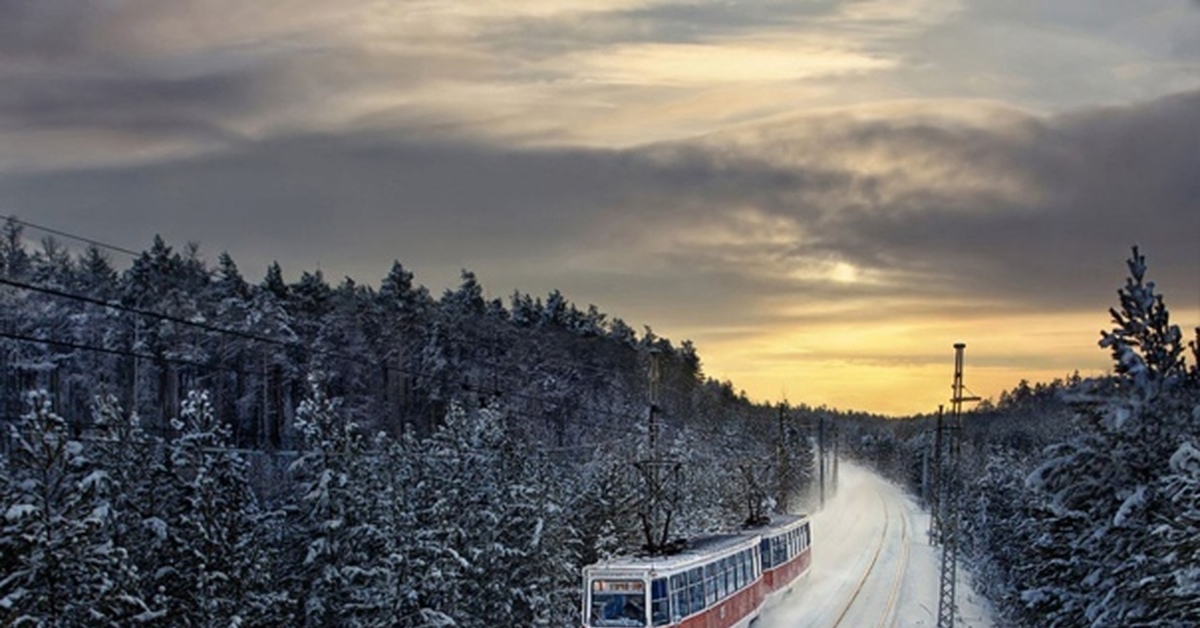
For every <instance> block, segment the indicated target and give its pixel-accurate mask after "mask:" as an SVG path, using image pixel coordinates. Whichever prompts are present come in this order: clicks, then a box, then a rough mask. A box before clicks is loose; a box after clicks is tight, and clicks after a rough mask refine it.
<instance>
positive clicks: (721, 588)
mask: <svg viewBox="0 0 1200 628" xmlns="http://www.w3.org/2000/svg"><path fill="white" fill-rule="evenodd" d="M725 566H726V565H725V559H724V558H722V559H721V560H719V561H717V599H718V600H723V599H725V595H726V594H727V593H728V592H729V590H728V589H727V588H726V586H725V573H726V571H725Z"/></svg>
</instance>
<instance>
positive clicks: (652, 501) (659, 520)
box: [637, 349, 679, 555]
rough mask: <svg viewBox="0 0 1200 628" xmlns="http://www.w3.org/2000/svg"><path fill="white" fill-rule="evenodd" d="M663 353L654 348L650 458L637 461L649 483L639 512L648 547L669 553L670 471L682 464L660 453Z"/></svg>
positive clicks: (657, 552) (658, 552)
mask: <svg viewBox="0 0 1200 628" xmlns="http://www.w3.org/2000/svg"><path fill="white" fill-rule="evenodd" d="M659 359H660V354H659V351H658V350H657V349H651V350H650V394H649V409H648V412H647V426H646V427H647V430H646V437H647V439H648V445H649V451H648V458H646V459H645V460H642V461H641V462H639V463H637V467H638V469H639V470H640V471H641V473H642V480H643V481H644V482H645V485H646V494H645V498H644V501H643V503H642V508H641V512H639V515H640V516H641V519H642V532H643V534H644V535H645V537H646V545H645V548H644V549H645V551H646V552H647V553H648V554H651V555H656V554H666V553H670V552H671V551H672V549H673V547H672V545H671V543H670V537H671V516H672V514H673V511H672V508H671V507H670V504H668V503H667V499H666V484H667V482H668V479H669V473H668V472H671V473H673V474H678V472H679V464H678V462H674V461H671V460H667V459H665V458H663V457H662V456H661V455H659V445H658V440H659V438H658V437H659V434H658V431H659V426H658V413H659V411H660V408H659V390H660V385H661V382H662V372H661V366H660V363H659Z"/></svg>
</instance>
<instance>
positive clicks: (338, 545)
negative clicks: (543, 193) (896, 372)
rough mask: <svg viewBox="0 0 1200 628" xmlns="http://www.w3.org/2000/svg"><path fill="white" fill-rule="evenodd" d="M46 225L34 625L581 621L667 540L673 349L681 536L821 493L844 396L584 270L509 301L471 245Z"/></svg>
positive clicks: (6, 589) (23, 415)
mask: <svg viewBox="0 0 1200 628" xmlns="http://www.w3.org/2000/svg"><path fill="white" fill-rule="evenodd" d="M22 231H23V230H22V224H21V223H20V222H19V221H9V222H8V223H7V225H6V226H5V231H4V234H3V235H4V237H3V242H2V244H0V265H2V271H3V273H2V275H0V276H2V277H3V279H2V280H0V281H2V282H3V285H2V286H0V300H3V307H2V308H0V316H2V317H3V322H2V327H0V345H2V346H3V352H2V353H0V372H2V376H3V381H2V386H0V399H2V402H3V419H2V420H3V423H4V425H3V430H2V432H3V435H2V437H0V452H2V453H3V455H2V456H0V464H2V466H0V513H3V514H4V519H3V526H4V529H3V532H2V533H0V623H3V624H4V625H31V626H34V625H53V624H55V623H56V622H57V623H59V624H62V625H81V626H82V625H88V626H96V625H130V624H138V625H152V626H153V625H163V626H188V625H211V626H218V625H219V626H228V625H309V626H330V625H345V626H414V627H415V626H484V625H511V626H517V625H530V626H555V627H557V626H565V625H571V624H573V623H575V622H576V621H577V620H578V613H579V610H578V609H579V603H580V602H579V599H580V598H579V572H580V569H581V567H582V566H583V565H585V564H588V563H590V562H593V561H595V560H596V559H597V558H599V557H603V556H607V555H610V554H612V553H614V552H618V551H622V550H627V549H630V548H636V547H638V546H639V545H640V544H641V543H643V542H644V539H643V537H642V536H641V527H640V516H642V515H644V514H645V506H646V505H645V503H644V499H643V494H644V490H643V484H642V478H641V476H640V475H639V473H638V471H637V468H636V466H635V465H634V464H633V463H634V462H636V461H638V460H640V459H642V458H645V457H647V456H648V455H649V453H650V452H648V451H647V448H648V445H647V441H648V438H647V436H648V435H647V430H648V424H647V414H648V411H649V410H648V408H649V388H650V377H649V372H650V370H651V364H652V362H657V363H658V367H657V369H656V371H657V372H658V373H659V376H658V377H659V380H658V382H657V384H656V388H657V389H658V403H657V404H656V408H655V414H656V417H657V425H658V427H657V429H656V436H657V441H658V442H659V443H660V445H659V446H660V448H661V452H660V454H661V455H662V456H664V457H665V458H666V459H669V460H671V461H673V462H674V463H676V464H675V466H674V469H675V470H674V472H673V475H672V481H671V483H670V486H669V491H668V492H667V494H666V495H664V496H663V500H664V502H666V503H667V504H668V508H669V509H670V511H671V512H672V517H673V525H672V531H673V533H674V534H675V535H679V536H683V535H687V534H689V533H695V532H699V531H708V530H714V529H720V528H727V527H729V526H731V525H736V524H737V523H739V522H741V521H742V520H743V519H745V518H746V516H747V509H748V506H747V503H746V502H747V498H746V495H756V496H758V501H756V502H754V503H753V504H751V506H753V507H754V508H758V507H760V506H761V502H762V501H763V499H765V496H767V495H772V496H774V495H780V493H781V491H782V493H783V495H784V497H783V499H788V498H789V497H790V496H793V495H794V496H795V498H796V499H800V498H802V497H803V492H804V489H803V487H804V486H805V482H806V480H807V476H808V474H810V467H811V457H812V453H811V448H810V445H809V439H808V438H807V437H806V435H807V433H806V430H808V429H809V428H810V426H811V424H812V423H813V421H812V420H811V419H812V418H813V417H815V416H816V415H817V413H818V412H819V411H818V410H815V409H810V408H803V407H801V408H799V409H789V412H788V414H787V422H786V425H785V424H784V422H783V421H782V420H781V419H780V417H781V414H780V411H779V409H778V408H776V407H768V406H764V405H759V404H754V403H751V402H750V401H748V400H747V399H746V398H745V396H744V395H741V394H739V393H736V392H735V391H734V388H733V386H732V384H730V383H728V382H716V381H712V380H710V379H707V378H705V377H704V375H703V373H702V371H701V366H700V360H699V357H698V355H697V354H696V352H695V350H694V348H693V347H692V345H691V344H690V343H687V342H683V343H680V344H678V345H676V344H674V343H672V342H671V341H670V340H668V339H666V338H661V337H659V336H657V335H655V334H654V333H653V332H652V331H651V330H650V329H649V328H646V329H644V330H643V331H642V332H640V333H638V332H636V331H635V330H634V329H632V328H631V327H630V326H629V325H628V324H626V323H625V322H624V321H622V320H620V319H615V318H609V317H608V316H607V315H606V314H604V313H603V312H601V311H600V310H598V309H597V308H596V307H594V306H591V307H588V308H587V309H586V310H580V309H578V308H577V307H576V306H575V305H573V304H572V303H570V302H568V301H567V300H566V299H565V298H564V296H563V295H562V294H560V293H558V292H552V293H550V294H549V295H547V296H546V297H545V298H544V299H543V298H535V297H531V296H530V295H526V294H514V295H513V296H512V298H511V299H510V300H509V302H508V303H507V304H505V303H503V302H501V301H499V300H487V299H485V298H484V296H483V288H482V287H481V286H480V284H479V283H478V282H477V280H476V278H475V277H474V276H473V275H472V274H471V273H469V272H465V271H464V272H463V274H462V283H461V285H460V286H459V287H458V288H457V289H454V290H450V291H447V292H445V293H444V294H442V295H441V296H440V297H434V296H433V295H431V294H430V293H429V292H428V290H426V289H425V288H424V287H421V286H419V285H417V284H415V283H414V278H413V276H412V274H411V273H409V272H408V271H406V270H405V269H404V268H403V267H402V266H401V265H400V264H399V263H396V264H394V265H393V267H392V268H391V269H390V271H389V272H388V273H387V274H386V276H384V277H383V279H382V281H381V282H380V284H379V286H378V287H368V286H363V285H359V284H357V283H355V282H353V281H351V280H349V279H346V280H344V281H342V282H341V283H339V284H337V285H330V284H329V283H328V282H327V281H326V280H325V278H324V277H322V275H321V274H320V273H319V272H313V273H309V272H305V273H303V274H301V276H300V278H299V280H298V281H296V282H294V283H288V282H286V281H285V280H284V279H283V273H282V270H281V269H280V268H279V267H278V266H277V265H273V266H271V267H270V269H269V270H268V272H267V274H266V276H265V277H264V278H263V279H262V280H261V281H258V282H253V281H249V280H247V279H246V278H245V277H243V276H242V274H241V273H240V272H239V270H238V268H237V265H236V263H235V262H234V260H233V259H232V258H231V257H230V256H228V255H221V256H220V257H219V259H218V261H217V263H216V264H215V266H210V265H209V264H208V263H207V262H206V261H205V260H203V259H202V257H201V256H200V254H199V250H198V248H197V247H196V246H194V245H189V246H185V247H183V248H182V250H175V248H174V247H172V246H170V245H168V244H167V243H165V242H164V241H162V240H161V239H155V241H154V242H153V243H152V244H151V246H150V248H149V249H148V250H146V251H144V252H142V253H140V254H139V255H137V256H136V258H134V259H133V261H132V263H131V264H129V266H128V267H127V268H118V267H117V265H116V264H115V263H114V262H113V260H112V258H111V257H110V255H109V254H107V253H106V252H105V251H103V250H101V249H99V248H97V247H95V246H92V247H90V248H88V249H87V250H85V251H83V252H82V253H80V254H72V253H71V252H69V251H68V250H67V248H66V247H64V246H63V245H62V244H60V243H58V242H57V241H55V240H53V239H46V240H43V241H42V242H41V245H40V247H30V246H27V244H26V238H25V236H24V234H23V233H22ZM781 435H782V436H781ZM781 438H782V440H781ZM781 443H782V444H784V445H785V447H782V448H781V447H779V445H780V444H781ZM781 455H782V456H787V457H788V464H786V465H783V466H784V467H786V468H787V469H789V472H788V473H787V474H786V475H783V476H781V475H780V474H779V473H778V472H777V471H775V472H769V469H768V467H769V466H770V464H771V463H774V462H775V461H777V460H778V459H779V457H780V456H781ZM768 501H769V500H768Z"/></svg>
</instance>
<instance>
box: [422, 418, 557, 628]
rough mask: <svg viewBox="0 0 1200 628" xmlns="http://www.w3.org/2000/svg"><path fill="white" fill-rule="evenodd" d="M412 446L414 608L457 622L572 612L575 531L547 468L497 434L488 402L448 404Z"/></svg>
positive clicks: (540, 618)
mask: <svg viewBox="0 0 1200 628" xmlns="http://www.w3.org/2000/svg"><path fill="white" fill-rule="evenodd" d="M422 449H423V451H422V454H421V455H420V456H419V458H418V459H417V460H416V461H415V462H416V463H417V464H418V465H419V469H417V471H416V472H417V478H416V479H417V482H418V486H419V492H418V494H417V495H416V496H415V497H416V500H417V501H416V503H415V504H414V508H415V512H416V513H417V522H416V523H417V526H418V529H419V530H420V533H419V536H418V538H417V539H416V540H415V545H416V547H415V548H414V549H415V551H416V552H417V554H415V555H416V556H420V557H421V560H422V561H424V562H425V563H426V572H425V573H426V578H424V579H422V580H421V581H420V582H418V583H417V585H416V590H415V591H414V593H415V594H416V595H417V596H418V599H419V600H420V607H421V608H422V609H428V610H425V611H423V612H425V613H426V614H428V613H429V612H430V611H437V612H439V613H441V614H442V615H444V616H445V619H447V620H449V621H452V622H453V623H450V624H445V625H454V626H460V627H463V628H471V627H482V626H491V625H503V626H517V625H520V626H561V625H565V624H564V622H569V621H570V620H571V619H573V618H574V612H575V611H574V604H573V599H571V597H572V596H573V595H574V593H575V591H574V588H575V587H576V586H577V584H578V583H577V580H576V579H577V575H576V574H577V572H576V571H575V568H576V567H577V560H575V559H573V558H572V555H573V549H572V548H573V545H572V544H571V543H570V539H571V538H573V537H574V536H575V535H574V534H571V533H570V531H569V528H568V526H567V516H566V514H565V512H564V511H563V510H562V508H561V506H560V499H559V498H556V497H555V492H556V490H555V488H554V487H555V482H554V481H553V480H552V479H551V477H550V474H549V470H550V468H549V467H548V466H545V465H542V464H539V463H536V462H535V461H534V459H533V458H531V457H530V456H532V455H535V454H530V453H529V452H527V451H521V450H520V448H519V443H517V442H515V441H513V440H511V439H509V438H508V437H507V436H506V435H505V430H504V429H503V422H502V415H501V414H500V412H498V411H496V410H492V409H484V410H474V411H468V410H467V409H465V408H463V407H462V406H459V405H455V406H452V408H451V410H450V412H449V413H448V414H447V416H446V420H445V423H444V425H443V426H442V427H441V428H439V430H438V431H437V432H436V433H435V434H434V435H433V436H432V437H431V438H430V439H429V440H428V441H427V442H426V443H425V444H424V446H423V448H422ZM430 623H432V622H431V621H429V620H426V623H424V624H418V625H430ZM435 625H437V624H435Z"/></svg>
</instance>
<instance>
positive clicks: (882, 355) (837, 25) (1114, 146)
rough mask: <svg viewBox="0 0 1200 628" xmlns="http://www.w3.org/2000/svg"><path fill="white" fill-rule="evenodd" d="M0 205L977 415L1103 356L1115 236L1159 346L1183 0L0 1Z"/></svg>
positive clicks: (731, 373) (1184, 166) (1199, 249)
mask: <svg viewBox="0 0 1200 628" xmlns="http://www.w3.org/2000/svg"><path fill="white" fill-rule="evenodd" d="M0 213H2V214H5V215H9V214H11V215H16V216H18V217H21V218H23V219H26V220H29V221H31V222H34V223H39V224H44V225H48V226H54V227H57V228H60V229H64V230H67V231H71V232H74V233H79V234H82V235H86V236H88V237H92V238H95V239H98V240H102V241H105V242H110V243H113V244H118V245H121V246H124V247H127V248H133V249H141V248H144V247H146V246H147V245H148V244H149V242H150V240H151V238H152V237H153V235H154V234H156V233H159V234H162V235H163V237H164V238H166V239H167V240H168V242H171V243H173V244H176V245H182V244H183V243H185V242H187V241H198V242H199V243H200V244H201V247H202V250H203V251H204V253H205V255H206V256H207V257H208V258H209V259H215V258H216V256H217V254H219V253H220V252H221V251H229V252H230V253H231V254H232V255H233V257H234V259H235V260H237V261H238V263H239V265H240V266H241V268H242V271H243V273H244V274H245V275H246V276H247V277H249V278H251V279H252V280H258V279H259V278H261V277H262V275H263V273H264V272H265V268H266V265H267V264H268V263H269V262H270V261H271V260H278V261H279V262H280V263H281V264H282V265H283V268H284V271H285V274H286V275H287V276H289V278H293V279H294V278H295V277H297V276H298V275H299V273H300V272H301V271H304V270H313V269H317V268H319V269H320V270H321V271H322V272H323V273H324V274H325V276H326V277H327V278H328V279H330V280H331V281H333V282H337V281H339V280H340V279H341V277H343V276H350V277H353V278H354V279H355V280H356V281H359V282H361V283H370V284H377V283H378V281H379V279H381V278H382V277H383V276H384V275H385V274H386V273H387V271H388V269H389V267H390V265H391V262H392V260H393V259H396V260H399V261H400V262H401V263H403V264H404V265H405V266H406V267H408V268H409V269H411V270H412V271H414V272H415V274H416V279H417V281H419V282H421V283H423V284H425V285H427V286H429V288H430V289H431V290H432V291H433V292H434V293H435V294H440V292H441V291H442V290H444V289H445V288H447V287H452V286H454V285H456V284H457V283H458V275H459V271H460V269H463V268H466V269H470V270H472V271H474V272H475V273H476V274H477V275H478V276H479V277H480V280H481V281H482V282H483V283H484V285H485V286H486V288H487V289H488V291H489V293H490V295H491V296H493V297H502V298H505V299H507V297H508V295H510V294H511V293H512V292H513V291H514V290H520V291H522V292H529V293H533V294H535V295H544V294H545V293H547V292H548V291H550V290H552V289H556V288H557V289H560V290H562V291H563V292H564V293H565V294H566V296H567V297H568V298H569V299H570V300H572V301H574V302H575V303H576V304H578V305H579V306H580V307H586V305H587V304H589V303H594V304H596V305H597V306H599V307H600V309H602V310H604V311H606V312H608V313H609V314H610V315H612V316H618V317H621V318H623V319H625V320H626V321H627V322H628V323H630V324H631V325H633V326H634V327H635V328H639V329H640V328H641V326H642V325H649V326H651V327H653V329H654V330H655V332H656V333H658V334H660V335H664V336H667V337H669V338H672V339H674V340H676V341H681V340H683V339H689V338H690V339H692V340H693V341H694V342H695V343H696V345H697V347H698V349H699V351H700V353H701V356H702V358H703V359H704V366H705V372H706V373H707V374H708V375H710V376H712V377H716V378H719V379H729V380H732V381H733V383H734V384H735V386H736V387H738V388H740V389H744V390H746V392H747V393H748V394H749V395H750V396H751V397H752V398H754V399H757V400H761V401H775V400H779V399H781V398H784V397H786V398H787V399H788V400H790V401H792V402H804V403H809V404H814V405H816V404H828V405H831V406H835V407H839V408H844V409H859V410H869V411H876V412H882V413H889V414H908V413H913V412H924V411H930V410H935V409H936V407H937V404H938V403H940V402H943V401H945V400H946V398H947V397H948V396H949V387H950V383H951V376H952V370H953V350H952V348H951V345H952V344H953V343H954V342H958V341H962V342H965V343H967V369H968V371H967V385H968V386H969V387H970V388H971V389H972V390H973V391H974V392H976V393H977V394H980V395H982V396H984V397H988V396H995V395H998V394H999V392H1000V391H1001V390H1003V389H1005V388H1008V387H1011V386H1012V385H1014V384H1015V383H1016V382H1017V381H1018V380H1020V379H1021V378H1026V379H1029V380H1033V381H1038V380H1046V379H1049V378H1052V377H1058V376H1064V375H1067V374H1069V373H1070V372H1072V371H1074V370H1076V369H1079V370H1080V371H1082V372H1084V373H1085V374H1086V373H1093V372H1099V371H1102V370H1104V369H1105V368H1107V365H1108V363H1109V360H1108V357H1107V355H1106V354H1105V352H1104V351H1103V350H1101V349H1099V348H1098V347H1097V346H1096V341H1097V340H1098V338H1099V331H1100V329H1102V328H1105V327H1107V326H1108V325H1109V321H1108V314H1107V308H1108V307H1109V306H1111V305H1114V304H1115V303H1116V290H1117V289H1118V288H1119V287H1120V285H1121V284H1122V282H1123V278H1124V276H1125V268H1124V263H1123V261H1124V259H1125V258H1126V257H1128V254H1129V249H1130V246H1131V245H1133V244H1135V243H1136V244H1140V245H1141V247H1142V249H1143V250H1144V252H1145V253H1146V254H1147V256H1148V258H1149V263H1150V274H1151V276H1152V278H1153V279H1155V280H1157V282H1158V285H1159V287H1160V289H1161V290H1162V292H1164V293H1165V294H1166V298H1167V304H1168V306H1170V307H1171V309H1172V312H1173V314H1174V316H1175V320H1176V322H1177V323H1179V324H1180V325H1181V326H1183V327H1184V328H1185V330H1187V332H1186V335H1187V336H1188V337H1189V338H1190V337H1192V335H1193V333H1194V332H1192V331H1191V330H1192V328H1194V327H1195V326H1196V325H1197V324H1198V323H1200V2H1196V1H1190V0H1139V1H1138V2H1107V3H1105V2H1100V3H1098V2H1093V1H1084V0H1054V1H1053V2H1048V1H1046V0H971V1H953V0H888V1H875V0H857V1H851V0H820V1H807V2H796V1H780V0H763V1H757V0H724V1H693V2H672V1H669V0H664V1H654V0H587V1H583V0H408V1H404V0H401V1H395V2H384V1H380V2H365V1H358V0H341V1H337V2H329V1H328V0H320V1H318V0H287V1H283V2H277V1H273V0H258V1H255V2H246V1H245V0H236V1H235V0H197V1H193V0H170V1H164V0H93V1H88V2H83V1H79V0H42V1H36V2H35V1H31V0H0ZM29 235H30V236H31V237H34V238H38V237H41V235H42V234H39V233H36V232H30V233H29ZM114 262H116V263H118V265H120V266H121V267H124V265H125V264H127V263H128V260H127V259H120V258H118V257H114Z"/></svg>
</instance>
